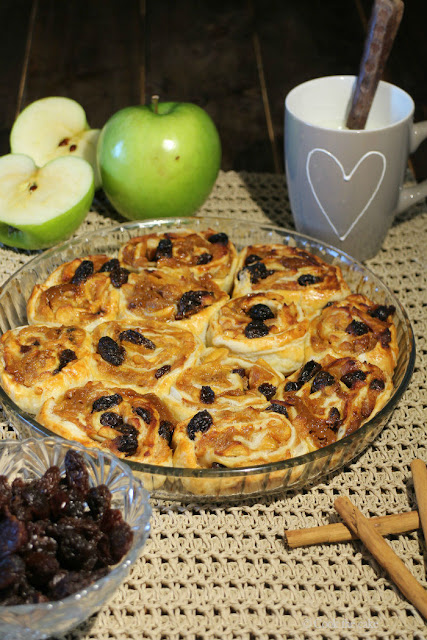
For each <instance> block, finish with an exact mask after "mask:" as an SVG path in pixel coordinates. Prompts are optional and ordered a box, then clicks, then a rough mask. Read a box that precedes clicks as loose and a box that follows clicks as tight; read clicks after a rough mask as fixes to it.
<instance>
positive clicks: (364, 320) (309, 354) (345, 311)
mask: <svg viewBox="0 0 427 640" xmlns="http://www.w3.org/2000/svg"><path fill="white" fill-rule="evenodd" d="M394 311H395V308H394V307H391V306H387V305H380V304H376V303H373V302H371V300H369V299H368V298H367V297H366V296H364V295H362V294H360V293H355V294H351V295H349V296H347V298H345V299H344V300H340V301H337V302H333V303H332V304H330V305H327V306H326V307H325V308H324V309H323V310H322V312H321V314H320V315H319V316H317V317H315V318H313V319H312V320H311V322H310V326H309V331H308V334H307V346H306V351H305V360H312V359H314V360H317V361H319V360H322V359H324V357H325V356H326V355H330V356H333V357H335V358H339V357H350V358H356V359H357V360H360V361H361V362H369V363H371V364H375V365H376V366H377V367H379V368H380V369H383V370H384V371H386V372H387V373H388V374H389V375H392V374H393V371H394V368H395V366H396V361H397V356H398V351H399V347H398V343H397V336H396V327H395V325H394V323H393V319H392V318H393V313H394Z"/></svg>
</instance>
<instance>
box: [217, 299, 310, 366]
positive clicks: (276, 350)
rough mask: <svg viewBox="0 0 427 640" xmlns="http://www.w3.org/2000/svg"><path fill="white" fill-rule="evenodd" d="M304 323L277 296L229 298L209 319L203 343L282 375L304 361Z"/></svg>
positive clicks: (295, 310) (298, 312) (296, 310)
mask: <svg viewBox="0 0 427 640" xmlns="http://www.w3.org/2000/svg"><path fill="white" fill-rule="evenodd" d="M307 329H308V320H307V319H306V318H305V317H304V315H303V313H302V311H301V308H299V307H298V305H296V304H294V303H290V304H289V305H288V304H286V297H285V296H284V295H282V293H281V292H261V293H251V294H248V295H246V296H240V297H237V298H232V299H231V300H229V302H227V303H226V304H224V305H223V306H222V307H221V308H220V309H219V310H218V311H217V313H216V314H215V315H214V317H213V318H212V320H211V322H210V324H209V328H208V333H207V336H206V339H207V343H208V344H211V345H213V346H217V347H227V348H228V349H230V351H231V352H233V353H235V354H238V355H241V356H244V357H246V358H250V359H257V358H263V359H264V360H266V362H268V363H269V364H270V365H271V366H272V367H274V368H275V369H277V370H278V371H280V372H282V373H290V372H292V371H295V369H298V368H299V367H300V366H301V364H302V363H303V361H304V345H305V339H306V333H307Z"/></svg>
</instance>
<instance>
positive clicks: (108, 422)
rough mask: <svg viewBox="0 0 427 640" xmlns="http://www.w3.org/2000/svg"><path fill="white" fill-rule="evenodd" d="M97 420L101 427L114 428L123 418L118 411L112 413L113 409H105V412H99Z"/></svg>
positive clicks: (118, 425)
mask: <svg viewBox="0 0 427 640" xmlns="http://www.w3.org/2000/svg"><path fill="white" fill-rule="evenodd" d="M99 422H100V423H101V424H102V426H103V427H111V428H112V429H116V428H117V427H120V426H121V425H122V424H123V418H122V416H120V415H119V414H118V413H114V411H106V412H105V413H101V416H100V418H99Z"/></svg>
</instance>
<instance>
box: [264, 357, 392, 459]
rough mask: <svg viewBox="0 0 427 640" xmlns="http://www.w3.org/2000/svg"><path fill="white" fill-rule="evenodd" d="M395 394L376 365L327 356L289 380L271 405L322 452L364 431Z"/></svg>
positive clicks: (307, 363) (388, 377)
mask: <svg viewBox="0 0 427 640" xmlns="http://www.w3.org/2000/svg"><path fill="white" fill-rule="evenodd" d="M392 389H393V382H392V379H391V377H390V376H389V375H388V373H387V372H385V371H383V370H381V369H380V368H379V367H377V366H376V365H374V364H371V363H368V362H360V361H358V360H356V359H354V358H331V357H330V356H327V357H326V358H325V359H324V360H323V361H321V362H316V361H315V360H309V361H308V362H306V363H305V365H304V366H303V367H301V369H300V370H299V371H297V372H295V373H294V374H293V375H292V376H289V377H288V378H286V380H285V381H284V382H283V383H282V384H281V385H280V387H279V389H278V391H277V394H276V396H275V397H274V399H273V400H272V402H273V403H276V404H278V405H280V406H282V407H283V408H284V410H285V411H286V415H287V416H288V418H289V420H290V422H291V423H292V425H293V426H294V427H295V428H296V429H297V431H298V432H299V433H300V435H301V437H303V438H308V439H310V440H311V442H312V446H313V448H314V449H319V448H321V447H324V446H326V445H328V444H331V443H332V442H335V441H336V440H340V439H341V438H343V437H344V436H346V435H349V434H350V433H353V432H354V431H356V429H359V427H361V426H362V425H363V424H365V422H367V420H369V419H370V418H371V417H372V416H373V415H375V414H376V413H378V411H380V409H382V407H383V406H384V405H385V403H386V402H387V400H388V398H389V397H390V394H391V391H392Z"/></svg>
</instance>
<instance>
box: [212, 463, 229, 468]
mask: <svg viewBox="0 0 427 640" xmlns="http://www.w3.org/2000/svg"><path fill="white" fill-rule="evenodd" d="M211 469H227V467H226V466H225V464H221V463H220V462H212V464H211Z"/></svg>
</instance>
